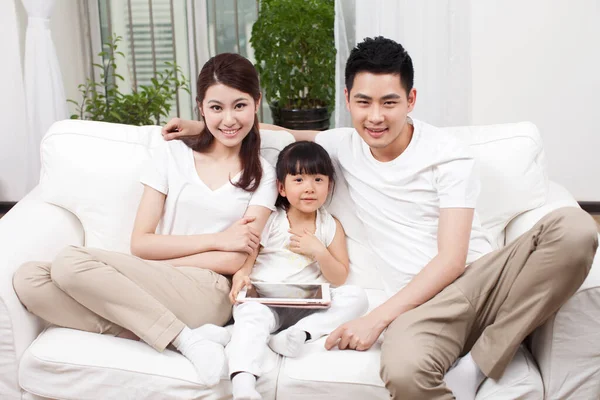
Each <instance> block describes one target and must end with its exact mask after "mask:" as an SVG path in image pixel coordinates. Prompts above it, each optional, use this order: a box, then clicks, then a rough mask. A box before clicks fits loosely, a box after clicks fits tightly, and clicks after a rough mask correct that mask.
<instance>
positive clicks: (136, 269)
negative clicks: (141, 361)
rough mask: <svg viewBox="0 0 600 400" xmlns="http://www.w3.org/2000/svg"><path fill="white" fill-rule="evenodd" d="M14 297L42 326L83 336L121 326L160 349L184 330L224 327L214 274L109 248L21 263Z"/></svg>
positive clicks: (221, 287)
mask: <svg viewBox="0 0 600 400" xmlns="http://www.w3.org/2000/svg"><path fill="white" fill-rule="evenodd" d="M13 286H14V288H15V292H16V293H17V296H18V297H19V299H20V300H21V302H22V303H23V304H24V305H25V307H27V309H28V310H29V311H30V312H31V313H33V314H35V315H37V316H39V317H41V318H43V319H44V320H46V321H48V322H50V323H52V324H55V325H58V326H63V327H67V328H74V329H79V330H83V331H88V332H98V333H108V334H114V335H116V334H119V333H120V332H121V331H122V330H123V329H124V328H125V329H128V330H130V331H131V332H133V333H135V334H136V335H137V336H139V337H140V338H141V339H142V340H144V341H145V342H146V343H148V344H149V345H151V346H152V347H154V348H155V349H156V350H158V351H162V350H164V349H165V347H167V345H168V344H169V343H170V342H171V341H172V340H173V339H174V338H175V337H176V336H177V335H178V334H179V333H180V332H181V330H182V329H183V328H184V326H189V327H190V328H196V327H198V326H200V325H203V324H206V323H212V324H216V325H224V324H225V323H226V322H227V321H228V320H229V319H230V317H231V309H232V307H231V304H230V303H229V300H228V294H229V290H230V283H229V281H228V280H227V278H225V277H224V276H222V275H219V274H217V273H215V272H213V271H210V270H207V269H201V268H194V267H173V266H172V265H170V264H168V263H166V262H161V261H148V260H142V259H140V258H138V257H135V256H132V255H129V254H122V253H115V252H110V251H106V250H99V249H92V248H84V247H73V246H71V247H67V248H66V249H64V250H63V251H62V252H61V253H60V254H59V255H58V256H57V257H56V259H55V260H54V261H53V262H52V263H41V262H29V263H26V264H23V265H22V266H21V267H20V268H19V269H18V270H17V271H16V272H15V275H14V277H13Z"/></svg>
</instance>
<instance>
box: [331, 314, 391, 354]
mask: <svg viewBox="0 0 600 400" xmlns="http://www.w3.org/2000/svg"><path fill="white" fill-rule="evenodd" d="M386 327H387V325H386V324H385V323H383V322H382V321H381V320H380V319H379V318H377V317H376V316H374V315H372V314H367V315H365V316H364V317H361V318H358V319H355V320H353V321H350V322H347V323H345V324H343V325H341V326H339V327H338V328H337V329H336V330H334V331H333V332H331V333H330V334H329V337H328V338H327V340H326V341H325V348H326V349H327V350H331V349H332V348H333V347H335V346H336V345H337V347H338V348H339V349H340V350H346V349H351V350H358V351H365V350H369V349H370V348H371V346H373V344H374V343H375V342H376V341H377V338H379V335H381V332H383V330H384V329H385V328H386Z"/></svg>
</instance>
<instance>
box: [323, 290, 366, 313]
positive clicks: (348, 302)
mask: <svg viewBox="0 0 600 400" xmlns="http://www.w3.org/2000/svg"><path fill="white" fill-rule="evenodd" d="M332 301H343V303H344V305H345V306H346V307H349V306H350V307H352V308H353V309H355V310H356V313H357V314H358V315H362V314H364V313H365V312H367V310H368V308H369V298H368V297H367V292H366V291H365V290H364V289H363V288H361V287H360V286H353V285H344V286H340V287H338V288H336V289H334V290H333V291H332Z"/></svg>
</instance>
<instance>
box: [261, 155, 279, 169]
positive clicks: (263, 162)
mask: <svg viewBox="0 0 600 400" xmlns="http://www.w3.org/2000/svg"><path fill="white" fill-rule="evenodd" d="M260 165H262V167H263V169H272V170H275V166H274V165H273V164H271V163H270V162H269V160H267V159H266V158H264V157H263V156H260Z"/></svg>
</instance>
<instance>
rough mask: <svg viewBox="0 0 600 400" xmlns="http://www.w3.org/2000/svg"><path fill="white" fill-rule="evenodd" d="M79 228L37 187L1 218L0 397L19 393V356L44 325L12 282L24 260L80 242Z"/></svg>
mask: <svg viewBox="0 0 600 400" xmlns="http://www.w3.org/2000/svg"><path fill="white" fill-rule="evenodd" d="M83 239H84V236H83V228H82V226H81V223H80V222H79V220H78V219H77V218H76V217H75V216H74V215H73V214H72V213H70V212H68V211H66V210H64V209H62V208H60V207H57V206H54V205H51V204H48V203H46V202H44V201H43V200H41V197H40V190H39V186H38V187H36V188H35V189H34V190H33V191H31V192H30V193H29V194H28V195H27V196H25V198H23V200H21V201H20V202H18V203H17V204H16V205H15V206H14V207H13V208H12V209H11V210H10V211H9V212H8V213H7V214H6V215H5V216H4V217H2V218H1V219H0V398H12V397H16V396H18V398H20V396H21V394H20V389H19V385H18V381H17V376H18V364H19V359H20V358H21V355H22V354H23V352H24V351H25V350H26V349H27V347H29V345H30V344H31V342H32V341H33V340H34V339H35V338H36V337H37V335H38V334H39V333H40V331H41V330H42V328H43V322H42V321H41V320H40V319H39V318H37V317H35V316H34V315H32V314H30V313H29V312H27V310H26V309H25V308H24V307H23V306H22V305H21V303H20V302H19V299H18V298H17V296H16V294H15V292H14V290H13V285H12V276H13V274H14V272H15V270H16V269H17V268H18V267H19V266H20V265H21V264H23V263H24V262H27V261H32V260H40V261H48V260H52V259H53V258H54V256H55V255H56V254H57V253H58V251H60V249H62V248H63V247H65V246H67V245H82V244H83Z"/></svg>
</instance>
